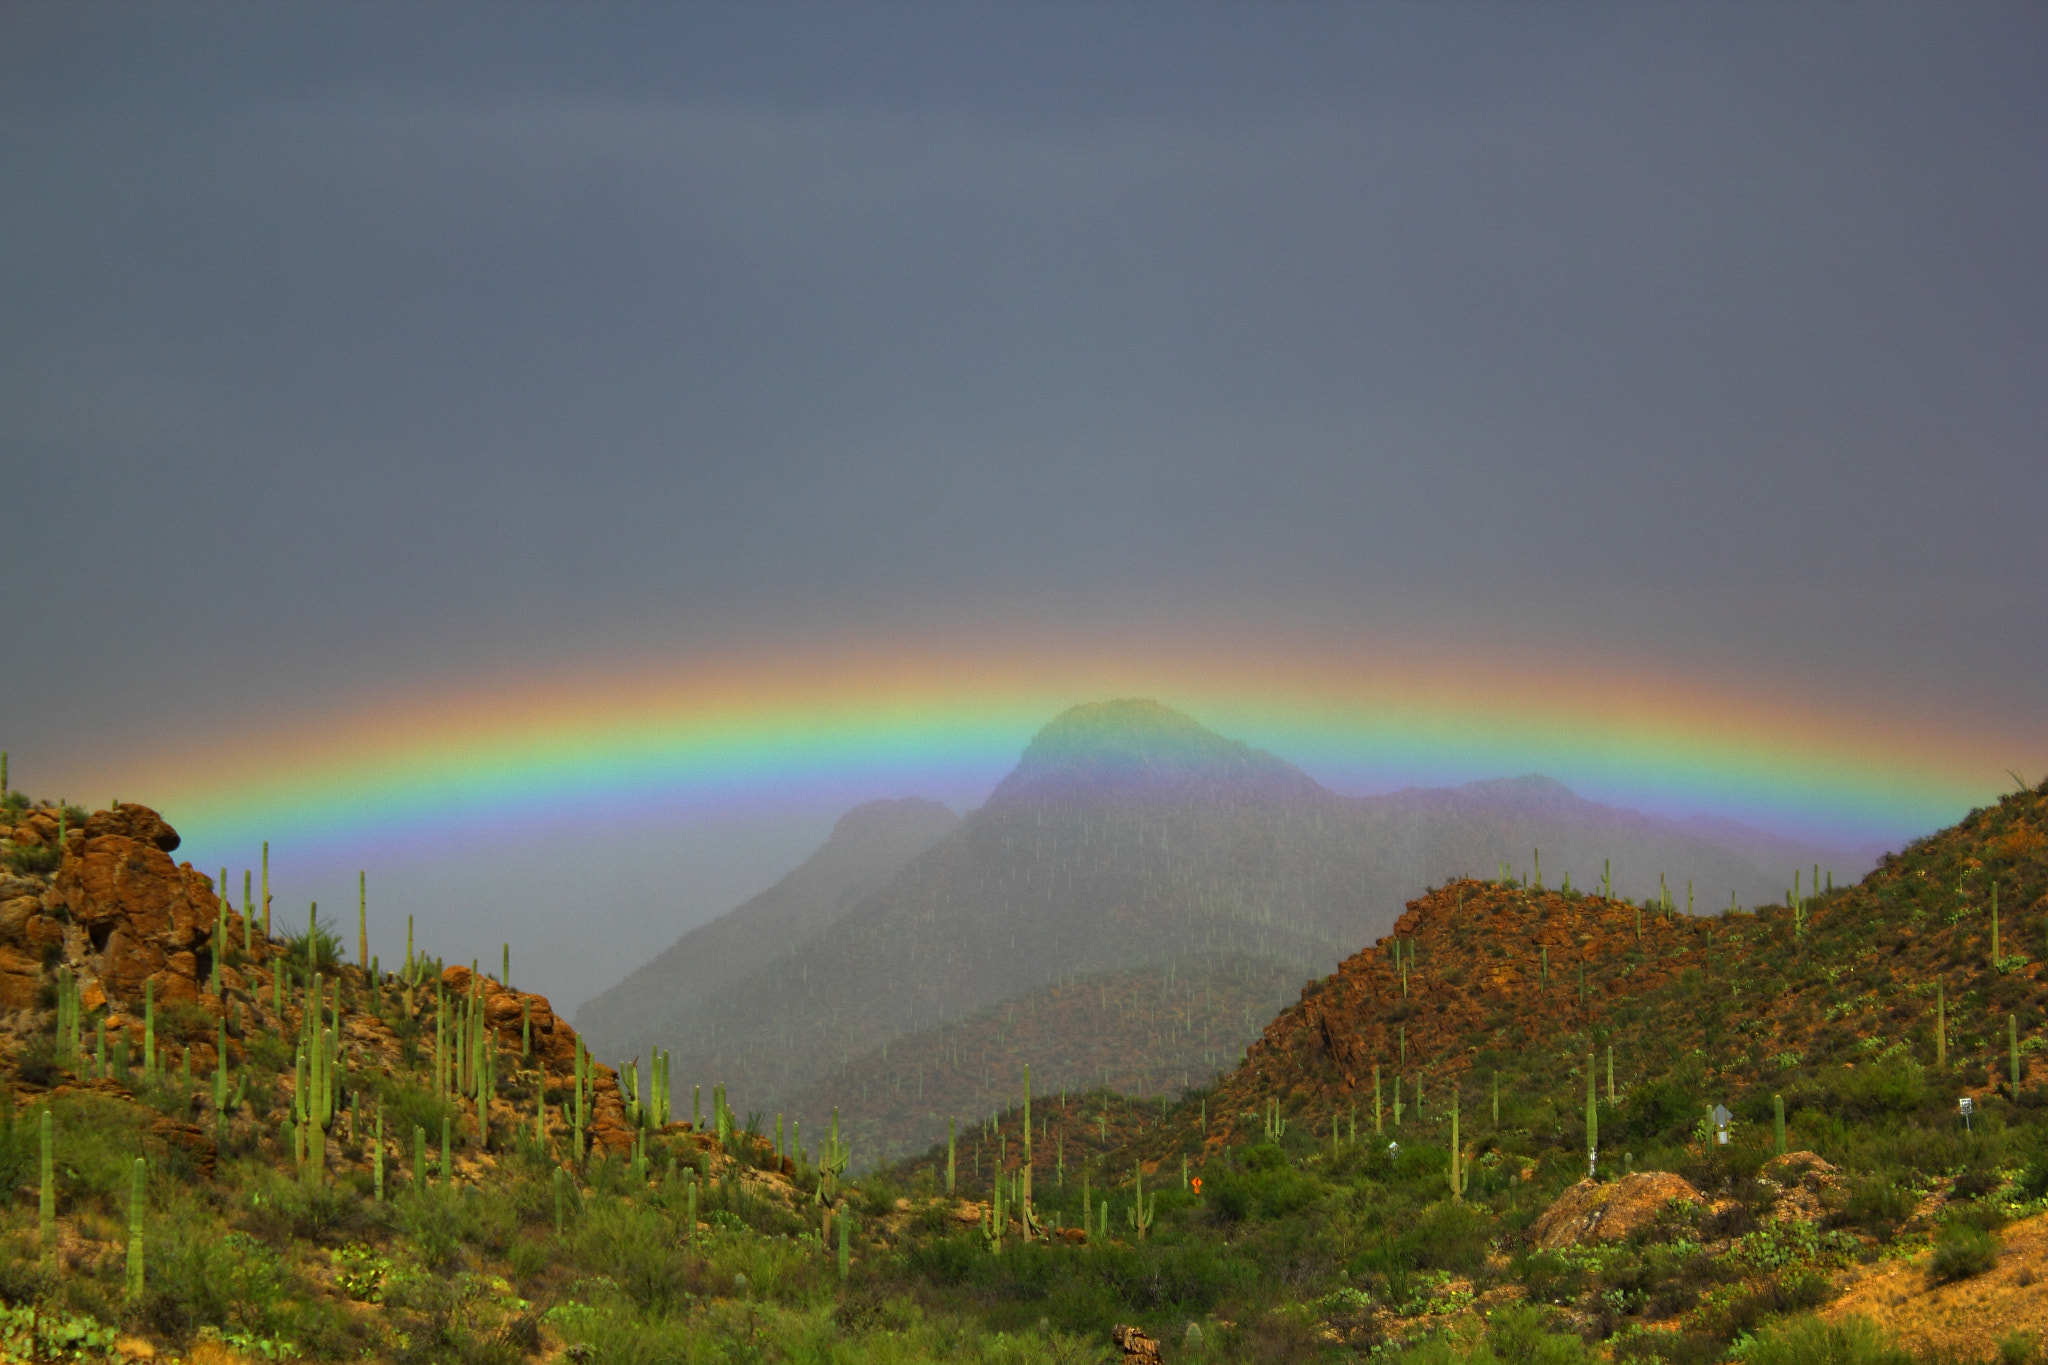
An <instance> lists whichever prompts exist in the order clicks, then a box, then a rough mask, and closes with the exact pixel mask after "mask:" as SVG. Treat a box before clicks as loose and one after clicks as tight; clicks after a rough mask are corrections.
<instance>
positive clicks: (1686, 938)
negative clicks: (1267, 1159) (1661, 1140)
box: [1205, 790, 2048, 1144]
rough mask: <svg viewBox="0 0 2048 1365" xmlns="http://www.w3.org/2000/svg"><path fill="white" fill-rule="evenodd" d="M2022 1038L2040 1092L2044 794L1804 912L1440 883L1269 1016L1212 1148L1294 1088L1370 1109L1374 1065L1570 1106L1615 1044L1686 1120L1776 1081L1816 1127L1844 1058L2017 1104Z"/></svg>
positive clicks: (1992, 814)
mask: <svg viewBox="0 0 2048 1365" xmlns="http://www.w3.org/2000/svg"><path fill="white" fill-rule="evenodd" d="M1404 967H1405V971H1404ZM1404 975H1405V984H1404ZM2015 1040H2017V1052H2018V1057H2019V1063H2020V1070H2021V1074H2020V1077H2019V1081H2020V1086H2021V1088H2022V1089H2025V1088H2026V1087H2027V1086H2029V1085H2031V1084H2032V1083H2033V1082H2034V1081H2035V1080H2036V1079H2039V1078H2042V1077H2043V1074H2044V1073H2043V1064H2042V1062H2041V1060H2040V1057H2041V1053H2042V1051H2043V1050H2044V1049H2048V795H2044V792H2043V791H2041V790H2024V791H2020V792H2017V793H2014V794H2012V795H2009V796H2007V797H2005V798H2004V799H2003V800H2001V801H2000V802H1999V803H1998V804H1997V805H1995V806H1992V807H1988V808H1986V809H1983V810H1979V811H1974V812H1972V813H1971V814H1970V815H1969V816H1968V818H1966V819H1965V820H1963V821H1962V822H1961V823H1959V824H1957V825H1955V826H1954V827H1952V828H1950V829H1946V830H1943V831H1941V832H1939V833H1937V834H1935V835H1932V836H1929V837H1928V838H1926V839H1923V840H1920V841H1919V842H1917V843H1914V844H1912V845H1910V846H1909V847H1907V848H1906V849H1904V850H1903V851H1901V852H1899V853H1897V854H1892V855H1888V856H1887V857H1886V858H1885V860H1884V862H1883V864H1882V865H1881V866H1880V867H1879V868H1877V869H1876V870H1875V871H1873V872H1872V873H1871V874H1870V875H1869V876H1867V877H1866V878H1865V879H1864V880H1863V881H1862V882H1861V883H1859V884H1857V885H1854V886H1846V887H1838V888H1836V889H1835V890H1833V891H1831V892H1824V893H1823V894H1821V895H1819V896H1812V897H1801V898H1799V899H1798V900H1797V902H1796V903H1795V904H1793V905H1782V904H1781V905H1771V906H1764V907H1762V908H1760V909H1757V910H1755V911H1744V912H1741V913H1730V914H1721V915H1715V916H1705V917H1699V918H1689V917H1687V916H1685V915H1683V914H1669V915H1667V914H1664V913H1660V912H1657V911H1654V910H1652V911H1645V910H1643V909H1642V908H1641V907H1639V906H1636V905H1633V904H1630V903H1628V902H1624V901H1615V900H1608V899H1604V898H1601V897H1598V896H1587V895H1584V894H1580V893H1577V892H1574V893H1571V894H1565V893H1563V892H1559V891H1555V890H1542V889H1538V888H1533V887H1528V886H1522V885H1512V886H1508V885H1501V884H1498V883H1494V882H1483V881H1476V880H1471V879H1462V880H1458V881H1454V882H1451V883H1450V884H1448V885H1446V886H1442V887H1439V888H1436V889H1434V890H1432V891H1430V892H1429V893H1428V894H1426V895H1424V896H1422V897H1419V898H1418V899H1416V900H1414V901H1411V902H1410V903H1409V905H1408V907H1407V909H1406V911H1405V912H1404V913H1403V914H1402V916H1401V917H1400V919H1399V920H1398V921H1396V923H1395V924H1394V926H1393V931H1392V933H1391V934H1389V935H1387V936H1386V937H1384V938H1382V939H1381V940H1379V941H1378V942H1376V943H1374V944H1373V945H1372V946H1370V947H1368V948H1366V949H1364V950H1362V951H1360V952H1358V953H1355V954H1353V955H1352V956H1351V957H1349V958H1347V959H1346V960H1345V961H1344V963H1343V964H1342V965H1341V966H1340V967H1339V968H1338V970H1337V971H1336V972H1335V973H1334V974H1332V975H1331V976H1328V977H1325V978H1322V979H1319V980H1317V981H1314V982H1311V983H1310V984H1309V985H1308V986H1307V987H1306V988H1305V989H1304V990H1303V991H1302V993H1301V998H1300V999H1299V1000H1298V1001H1297V1002H1296V1003H1295V1004H1294V1005H1293V1006H1292V1007H1290V1008H1289V1009H1287V1010H1285V1011H1283V1012H1282V1013H1281V1014H1280V1015H1278V1016H1277V1017H1276V1018H1275V1019H1274V1020H1273V1021H1272V1022H1271V1023H1270V1024H1268V1025H1267V1027H1266V1028H1265V1030H1264V1031H1263V1033H1262V1035H1261V1036H1260V1038H1259V1039H1258V1041H1257V1042H1256V1043H1254V1044H1253V1045H1252V1046H1251V1048H1250V1049H1249V1050H1248V1052H1247V1055H1246V1057H1245V1060H1244V1062H1243V1064H1242V1065H1241V1066H1239V1067H1237V1068H1235V1069H1234V1070H1233V1071H1232V1072H1231V1073H1230V1074H1229V1075H1228V1076H1226V1077H1225V1078H1224V1079H1223V1080H1222V1081H1221V1082H1220V1083H1219V1085H1218V1086H1217V1091H1216V1095H1215V1097H1214V1102H1213V1103H1211V1104H1210V1106H1209V1128H1208V1131H1207V1132H1206V1134H1205V1137H1206V1140H1207V1141H1208V1142H1209V1143H1211V1144H1215V1143H1220V1142H1222V1141H1224V1140H1225V1139H1226V1138H1227V1136H1228V1135H1229V1134H1230V1133H1232V1132H1239V1131H1241V1130H1242V1129H1243V1128H1244V1127H1245V1126H1246V1125H1249V1124H1251V1123H1254V1122H1256V1121H1257V1119H1256V1117H1255V1116H1257V1115H1259V1114H1261V1113H1262V1112H1263V1111H1264V1109H1265V1108H1266V1106H1267V1104H1268V1103H1269V1102H1271V1101H1274V1100H1278V1101H1279V1102H1280V1104H1281V1106H1282V1109H1283V1111H1284V1112H1286V1113H1289V1114H1293V1115H1296V1116H1298V1117H1299V1119H1300V1120H1301V1121H1302V1122H1306V1123H1309V1124H1312V1125H1317V1124H1320V1125H1323V1126H1325V1127H1326V1128H1327V1125H1328V1124H1329V1123H1330V1122H1331V1121H1332V1120H1333V1119H1334V1118H1337V1117H1338V1116H1339V1115H1342V1116H1344V1119H1345V1120H1346V1121H1348V1119H1349V1116H1350V1114H1351V1113H1352V1111H1353V1106H1362V1107H1363V1108H1364V1110H1365V1112H1366V1113H1367V1114H1368V1116H1369V1115H1370V1112H1371V1106H1372V1103H1373V1096H1374V1082H1373V1073H1374V1068H1378V1072H1379V1078H1380V1091H1379V1093H1380V1095H1381V1104H1382V1109H1383V1111H1384V1112H1387V1113H1391V1108H1392V1103H1393V1098H1394V1095H1395V1086H1396V1084H1397V1082H1398V1083H1399V1084H1400V1086H1401V1087H1402V1094H1403V1096H1404V1101H1405V1104H1406V1106H1407V1109H1408V1112H1409V1113H1411V1114H1412V1113H1413V1111H1414V1109H1415V1107H1416V1105H1417V1104H1418V1103H1419V1104H1420V1105H1421V1106H1422V1107H1423V1112H1424V1114H1425V1115H1429V1116H1433V1117H1439V1118H1440V1117H1441V1116H1442V1114H1443V1111H1444V1109H1445V1107H1446V1105H1447V1103H1448V1100H1449V1096H1450V1094H1451V1092H1452V1090H1453V1089H1454V1088H1455V1089H1456V1090H1457V1091H1459V1092H1460V1094H1461V1097H1462V1103H1463V1105H1464V1106H1466V1107H1467V1108H1468V1109H1476V1108H1478V1107H1480V1106H1482V1105H1483V1106H1486V1107H1487V1108H1488V1109H1489V1110H1490V1106H1491V1102H1492V1093H1493V1086H1494V1084H1495V1080H1496V1077H1497V1078H1498V1080H1499V1084H1500V1085H1501V1086H1502V1087H1503V1088H1504V1089H1505V1091H1506V1092H1507V1094H1508V1096H1509V1099H1510V1101H1511V1102H1518V1097H1519V1100H1528V1099H1531V1098H1533V1097H1539V1096H1540V1097H1542V1098H1543V1101H1544V1102H1545V1103H1549V1104H1554V1105H1555V1106H1556V1108H1557V1110H1558V1112H1559V1113H1560V1114H1566V1115H1569V1114H1572V1113H1574V1112H1575V1110H1574V1103H1573V1102H1574V1099H1575V1098H1576V1100H1577V1101H1578V1102H1579V1107H1580V1108H1582V1107H1583V1098H1584V1074H1585V1073H1584V1067H1585V1065H1586V1059H1587V1058H1588V1057H1589V1056H1590V1057H1592V1058H1593V1059H1594V1068H1595V1071H1596V1075H1597V1078H1598V1080H1599V1082H1600V1090H1601V1093H1602V1095H1603V1096H1604V1094H1605V1091H1606V1068H1607V1055H1608V1052H1609V1049H1612V1052H1613V1056H1614V1071H1615V1077H1616V1085H1617V1087H1618V1089H1619V1090H1620V1091H1623V1092H1626V1091H1628V1090H1630V1089H1631V1088H1632V1087H1633V1086H1634V1085H1635V1084H1636V1082H1637V1081H1638V1080H1639V1079H1641V1078H1644V1077H1662V1078H1665V1079H1666V1080H1667V1081H1668V1082H1669V1083H1670V1084H1671V1085H1672V1086H1673V1087H1675V1088H1674V1090H1673V1094H1674V1096H1677V1095H1679V1094H1680V1093H1681V1092H1682V1094H1683V1096H1684V1101H1683V1103H1682V1104H1680V1105H1679V1107H1678V1111H1675V1112H1674V1114H1673V1116H1672V1122H1673V1123H1675V1124H1678V1125H1679V1126H1680V1127H1685V1128H1689V1127H1690V1126H1691V1124H1692V1123H1693V1122H1695V1121H1696V1120H1697V1117H1698V1114H1699V1113H1700V1112H1703V1111H1704V1108H1705V1106H1706V1105H1707V1104H1709V1103H1712V1102H1714V1101H1715V1100H1716V1099H1717V1098H1718V1099H1726V1100H1727V1101H1728V1102H1729V1103H1731V1104H1732V1103H1734V1102H1735V1097H1736V1096H1741V1095H1748V1096H1751V1097H1754V1096H1756V1095H1758V1094H1762V1093H1765V1091H1766V1089H1768V1090H1770V1091H1774V1092H1777V1093H1780V1094H1782V1095H1783V1096H1784V1098H1785V1100H1786V1103H1787V1104H1788V1105H1789V1106H1790V1108H1791V1110H1792V1112H1793V1114H1794V1116H1795V1121H1796V1116H1797V1114H1798V1112H1799V1111H1800V1110H1801V1109H1802V1108H1804V1107H1807V1106H1809V1105H1811V1106H1814V1107H1816V1108H1820V1107H1825V1106H1826V1105H1828V1104H1831V1103H1833V1102H1834V1100H1833V1099H1831V1098H1830V1095H1831V1094H1832V1092H1830V1091H1827V1090H1825V1089H1824V1088H1823V1087H1822V1086H1820V1084H1819V1083H1818V1081H1817V1080H1816V1077H1818V1076H1819V1075H1821V1074H1822V1073H1824V1072H1825V1073H1830V1074H1838V1072H1837V1069H1839V1068H1848V1069H1850V1070H1851V1071H1854V1070H1857V1069H1859V1068H1860V1069H1861V1070H1862V1071H1863V1072H1864V1073H1866V1074H1867V1075H1870V1076H1873V1077H1875V1076H1878V1075H1889V1074H1891V1069H1893V1068H1896V1067H1899V1066H1904V1065H1908V1064H1910V1065H1913V1066H1932V1065H1934V1064H1935V1063H1937V1062H1940V1063H1941V1064H1942V1066H1943V1067H1944V1068H1945V1069H1946V1074H1948V1075H1950V1076H1952V1077H1953V1087H1954V1088H1955V1089H1956V1091H1957V1093H1958V1095H1960V1094H1971V1095H1973V1096H1996V1095H1998V1094H2006V1093H2010V1092H2011V1090H2012V1088H2013V1079H2014V1078H2013V1075H2012V1059H2013V1054H2014V1042H2015ZM1872 1084H1876V1082H1875V1081H1873V1082H1872ZM1418 1095H1419V1099H1418ZM1674 1103H1676V1100H1674ZM1751 1117H1752V1118H1753V1117H1754V1114H1753V1113H1752V1115H1751Z"/></svg>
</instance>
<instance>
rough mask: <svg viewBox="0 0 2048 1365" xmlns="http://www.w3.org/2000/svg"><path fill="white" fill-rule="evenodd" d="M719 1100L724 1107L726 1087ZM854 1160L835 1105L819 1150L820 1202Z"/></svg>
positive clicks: (835, 1185)
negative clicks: (840, 1127) (840, 1129)
mask: <svg viewBox="0 0 2048 1365" xmlns="http://www.w3.org/2000/svg"><path fill="white" fill-rule="evenodd" d="M719 1099H720V1102H721V1105H722V1104H723V1100H724V1087H722V1086H721V1087H720V1088H719ZM852 1159H853V1149H852V1148H850V1147H848V1146H847V1145H846V1143H845V1142H844V1141H842V1140H841V1139H840V1136H839V1107H838V1106H837V1105H834V1106H833V1108H832V1130H831V1132H830V1133H828V1134H827V1135H826V1137H825V1142H824V1145H823V1146H822V1147H820V1148H819V1150H818V1198H819V1199H820V1200H825V1199H830V1198H831V1197H832V1194H833V1190H834V1189H835V1188H836V1187H837V1185H838V1182H839V1179H840V1177H842V1176H844V1175H845V1174H846V1167H847V1165H848V1163H849V1162H851V1161H852Z"/></svg>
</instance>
